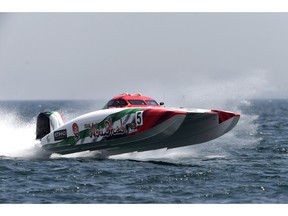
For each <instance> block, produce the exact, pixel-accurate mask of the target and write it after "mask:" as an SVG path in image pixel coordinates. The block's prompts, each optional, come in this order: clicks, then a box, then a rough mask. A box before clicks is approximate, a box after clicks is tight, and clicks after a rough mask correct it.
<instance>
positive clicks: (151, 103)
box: [146, 100, 159, 106]
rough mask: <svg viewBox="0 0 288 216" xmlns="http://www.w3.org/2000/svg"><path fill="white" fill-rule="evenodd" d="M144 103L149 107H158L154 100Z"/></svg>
mask: <svg viewBox="0 0 288 216" xmlns="http://www.w3.org/2000/svg"><path fill="white" fill-rule="evenodd" d="M146 103H147V104H149V105H151V106H159V104H158V103H157V102H156V101H155V100H146Z"/></svg>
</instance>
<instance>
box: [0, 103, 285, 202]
mask: <svg viewBox="0 0 288 216" xmlns="http://www.w3.org/2000/svg"><path fill="white" fill-rule="evenodd" d="M102 104H103V103H98V102H95V101H82V102H73V101H14V102H11V101H10V102H3V101H2V102H0V115H1V119H0V135H1V140H0V155H1V156H0V182H1V183H0V203H85V204H86V203H193V204H194V203H288V166H287V164H288V133H287V130H288V117H287V116H288V115H287V113H288V100H255V101H243V102H241V103H240V102H239V104H237V110H232V109H231V110H232V111H238V112H240V113H241V114H242V115H241V119H240V122H239V124H238V125H237V126H236V127H235V128H234V129H233V130H232V131H231V132H229V133H228V134H226V135H224V136H223V137H221V138H219V139H217V140H214V141H211V142H208V143H205V144H200V145H194V146H191V147H185V148H179V149H174V150H168V151H166V150H163V149H162V150H157V151H149V152H144V153H131V154H124V155H119V156H112V157H110V158H107V159H99V158H97V156H96V155H95V154H94V153H93V152H83V153H77V154H73V155H68V156H60V155H52V156H51V157H50V158H45V157H42V156H41V149H39V147H38V146H37V143H36V141H35V139H34V138H35V117H36V115H37V114H38V112H40V111H43V110H44V109H46V108H50V109H54V110H59V111H60V112H62V114H63V116H64V119H66V120H69V119H71V118H73V117H76V116H77V115H79V114H84V113H85V112H88V111H92V110H94V109H97V108H100V107H101V105H102ZM199 108H207V107H199ZM211 108H212V107H211Z"/></svg>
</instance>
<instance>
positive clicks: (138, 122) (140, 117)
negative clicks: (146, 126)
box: [135, 111, 143, 126]
mask: <svg viewBox="0 0 288 216" xmlns="http://www.w3.org/2000/svg"><path fill="white" fill-rule="evenodd" d="M135 121H136V126H141V125H143V111H138V112H136V115H135Z"/></svg>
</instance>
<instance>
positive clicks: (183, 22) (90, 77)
mask: <svg viewBox="0 0 288 216" xmlns="http://www.w3.org/2000/svg"><path fill="white" fill-rule="evenodd" d="M286 21H288V13H0V73H1V79H0V100H19V99H20V100H48V99H49V100H62V99H64V100H79V99H83V100H90V99H92V100H98V99H100V100H105V99H110V98H111V97H113V96H115V95H118V94H120V93H123V92H129V93H138V92H140V93H142V94H144V95H149V96H151V97H155V98H156V99H159V98H160V99H162V98H163V99H164V100H169V99H171V100H175V99H181V98H185V99H186V100H197V99H203V98H207V99H209V98H216V99H217V98H219V99H220V98H223V97H224V98H229V99H230V98H231V99H236V98H240V99H249V98H271V99H273V98H287V91H288V85H287V80H288V73H287V72H286V70H287V68H288V62H287V60H286V55H287V50H288V49H287V48H288V43H287V40H288V39H287V38H288V30H287V28H285V23H286Z"/></svg>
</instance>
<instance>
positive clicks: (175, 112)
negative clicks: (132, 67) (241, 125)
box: [41, 107, 240, 156]
mask: <svg viewBox="0 0 288 216" xmlns="http://www.w3.org/2000/svg"><path fill="white" fill-rule="evenodd" d="M239 118H240V115H238V114H234V113H230V112H223V111H213V110H198V109H192V110H187V109H175V108H173V109H172V108H170V109H168V108H162V107H161V108H152V107H150V108H114V109H106V110H100V111H95V112H92V113H89V114H86V115H83V116H80V117H78V118H76V119H73V120H72V121H69V122H67V123H66V124H64V125H62V126H61V127H59V128H57V129H56V130H54V131H52V132H51V133H49V134H47V135H46V136H45V137H43V138H42V139H41V145H42V147H43V148H44V149H45V150H47V151H48V152H50V153H58V154H70V153H75V152H81V151H87V150H89V151H94V150H98V151H100V152H101V153H103V154H104V155H106V156H109V155H115V154H121V153H128V152H134V151H139V152H140V151H147V150H155V149H161V148H177V147H183V146H188V145H194V144H199V143H203V142H207V141H210V140H213V139H215V138H218V137H220V136H222V135H223V134H225V133H227V132H228V131H230V130H231V129H232V128H233V127H234V126H235V125H236V124H237V122H238V120H239Z"/></svg>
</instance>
